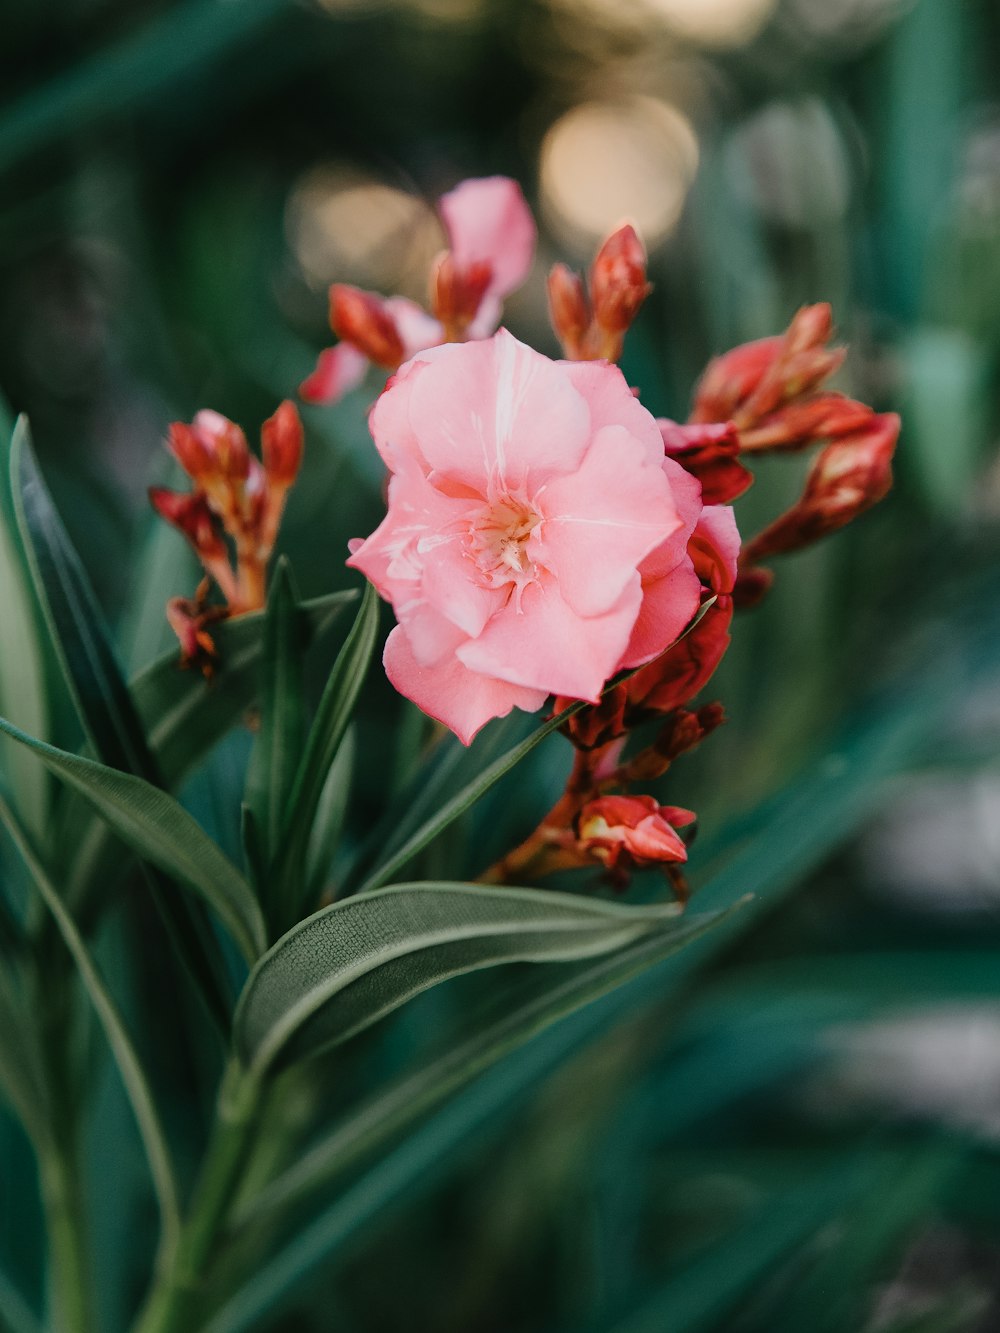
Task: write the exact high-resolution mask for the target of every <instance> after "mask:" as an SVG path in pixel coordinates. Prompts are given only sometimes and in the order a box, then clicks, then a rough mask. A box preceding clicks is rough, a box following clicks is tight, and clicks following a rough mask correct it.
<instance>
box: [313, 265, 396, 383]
mask: <svg viewBox="0 0 1000 1333" xmlns="http://www.w3.org/2000/svg"><path fill="white" fill-rule="evenodd" d="M385 305H386V303H385V301H384V300H383V299H382V297H381V296H376V295H375V293H374V292H363V291H361V290H360V288H358V287H348V286H345V285H344V284H343V283H339V282H335V283H334V284H333V286H332V287H331V288H330V326H331V327H332V329H333V331H334V333H335V334H336V335H337V337H338V338H341V339H342V340H343V341H344V342H347V343H350V344H351V345H352V346H353V347H355V348H356V349H357V350H358V351H359V352H362V353H364V355H365V356H366V357H367V358H368V359H369V361H374V362H375V364H376V365H379V366H383V367H384V368H385V369H386V370H395V369H396V367H397V366H398V365H399V363H400V362H401V361H402V360H403V359H404V357H405V355H406V349H405V347H404V346H403V339H402V338H401V337H400V334H399V330H398V329H397V328H396V322H395V320H394V319H393V318H392V315H391V314H389V312H388V311H387V310H386V308H385Z"/></svg>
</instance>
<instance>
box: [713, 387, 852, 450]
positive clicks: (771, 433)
mask: <svg viewBox="0 0 1000 1333" xmlns="http://www.w3.org/2000/svg"><path fill="white" fill-rule="evenodd" d="M874 415H875V413H874V411H873V410H872V408H870V407H866V406H865V404H864V403H857V402H855V401H854V399H853V398H847V397H846V396H845V395H844V394H842V393H821V394H817V395H816V396H815V397H813V398H806V399H805V400H804V401H802V402H793V403H788V404H787V405H786V406H785V407H781V408H779V409H778V410H777V411H776V412H772V413H770V414H769V415H768V416H766V417H763V418H762V419H761V420H760V421H759V422H758V423H757V425H756V426H754V427H752V428H751V429H750V430H745V431H742V432H741V433H740V435H739V442H740V445H741V447H742V448H743V450H744V451H746V452H751V451H753V452H757V453H759V452H761V451H762V450H765V449H782V450H786V451H791V450H796V449H805V448H808V446H809V445H812V444H817V443H818V442H819V441H820V440H831V439H837V438H839V437H840V436H841V435H849V434H851V433H852V432H853V431H856V430H859V429H860V428H861V427H862V426H865V425H866V424H867V423H868V422H869V420H870V419H871V418H872V417H873V416H874Z"/></svg>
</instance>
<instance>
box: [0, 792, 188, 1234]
mask: <svg viewBox="0 0 1000 1333" xmlns="http://www.w3.org/2000/svg"><path fill="white" fill-rule="evenodd" d="M0 822H2V823H3V824H4V826H5V827H6V829H7V832H8V834H9V835H10V837H11V839H12V840H13V842H14V844H15V846H16V847H17V850H18V852H19V853H20V855H21V858H22V860H23V861H24V864H25V865H26V866H27V868H28V871H29V873H30V875H31V878H32V880H33V881H34V883H35V886H36V888H37V889H38V892H39V893H40V894H41V896H42V898H43V899H44V901H45V905H46V907H47V908H48V909H49V911H50V912H51V913H52V916H53V918H54V919H55V922H56V925H57V926H58V928H59V933H60V935H61V936H62V938H63V941H64V942H65V944H66V947H67V949H68V950H69V952H70V954H71V955H72V957H73V961H74V962H75V963H76V966H77V970H78V971H79V973H80V979H81V981H82V982H83V984H84V987H85V989H86V991H87V994H88V995H89V996H90V1000H91V1003H92V1004H93V1006H94V1010H95V1012H96V1013H97V1016H98V1018H99V1020H100V1023H101V1026H102V1027H103V1029H104V1033H105V1036H106V1037H107V1039H108V1045H109V1046H110V1047H111V1051H112V1054H113V1055H114V1058H115V1063H116V1064H117V1066H118V1071H119V1073H120V1074H121V1078H122V1082H123V1084H124V1085H125V1091H126V1092H127V1094H128V1098H129V1101H130V1103H131V1105H132V1110H133V1112H134V1113H135V1118H136V1123H137V1125H138V1127H139V1133H140V1136H141V1138H142V1142H143V1146H144V1148H145V1150H146V1157H147V1160H148V1162H149V1170H150V1175H151V1177H152V1180H153V1186H154V1188H155V1190H156V1197H157V1201H158V1203H159V1206H160V1219H161V1223H162V1233H161V1239H162V1245H163V1249H164V1252H166V1253H169V1252H171V1251H172V1249H173V1246H174V1245H175V1243H176V1240H177V1236H178V1232H179V1229H180V1204H179V1201H178V1190H177V1184H176V1180H175V1178H174V1168H173V1164H172V1162H171V1159H170V1150H169V1148H168V1147H167V1140H166V1136H165V1134H164V1132H163V1126H162V1125H161V1123H160V1117H159V1113H158V1111H157V1109H156V1104H155V1102H154V1101H153V1096H152V1093H151V1091H150V1088H149V1083H148V1081H147V1079H146V1075H145V1072H144V1070H143V1068H142V1065H141V1063H140V1061H139V1057H138V1055H137V1054H136V1050H135V1047H134V1046H133V1045H132V1039H131V1038H130V1037H129V1035H128V1030H127V1029H126V1027H125V1023H124V1021H123V1019H122V1016H121V1014H120V1013H119V1012H118V1006H117V1005H116V1004H115V1001H114V1000H113V999H112V996H111V993H110V992H109V991H108V989H107V987H106V986H105V984H104V982H103V980H102V978H101V975H100V973H99V972H98V970H97V968H96V966H95V964H94V961H93V959H92V958H91V956H90V951H89V949H88V948H87V946H86V944H85V943H84V940H83V936H82V935H81V934H80V932H79V931H78V930H77V928H76V924H75V922H74V921H73V918H72V917H71V916H70V915H69V913H68V912H67V911H66V908H65V907H64V906H63V902H62V899H61V898H60V896H59V893H58V890H57V889H56V888H55V886H54V885H53V884H52V883H51V881H50V880H49V877H48V875H47V874H46V872H45V869H44V867H43V865H42V863H41V861H40V860H39V858H38V856H37V854H36V853H35V851H34V849H33V848H32V846H31V844H30V843H29V841H28V838H27V835H26V834H25V833H24V831H23V830H22V829H21V827H20V825H19V824H18V822H17V818H16V816H15V815H14V812H13V810H12V809H11V808H10V806H9V805H8V804H7V802H6V801H5V800H4V799H3V797H2V796H0Z"/></svg>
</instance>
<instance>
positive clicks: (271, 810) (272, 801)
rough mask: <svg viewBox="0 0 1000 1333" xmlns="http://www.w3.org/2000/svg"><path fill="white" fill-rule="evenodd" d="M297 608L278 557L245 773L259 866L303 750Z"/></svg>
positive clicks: (268, 855)
mask: <svg viewBox="0 0 1000 1333" xmlns="http://www.w3.org/2000/svg"><path fill="white" fill-rule="evenodd" d="M296 608H297V599H296V595H295V588H294V585H293V583H292V577H291V571H290V569H289V566H288V562H287V561H286V560H284V559H282V560H281V561H279V563H278V567H277V569H276V570H275V573H274V578H273V580H272V583H271V590H270V595H269V597H268V603H267V614H266V615H265V617H264V660H263V664H262V665H263V671H262V684H261V714H260V730H259V732H258V734H257V740H256V743H255V744H254V748H253V755H252V756H251V760H250V766H249V771H248V773H247V785H246V797H245V800H246V804H247V806H248V807H249V809H250V811H251V813H252V815H253V823H254V833H255V841H256V845H257V848H258V853H259V855H260V860H261V864H262V866H266V865H267V864H268V863H269V862H270V861H271V860H272V859H273V858H274V856H275V854H276V852H277V849H278V845H279V840H280V837H281V831H282V822H283V819H284V813H285V806H286V804H287V802H288V798H289V795H290V793H291V789H292V783H293V781H294V779H295V772H296V769H297V767H298V764H299V760H300V758H301V752H302V736H303V732H304V727H305V705H304V701H303V696H302V654H301V640H300V635H299V621H298V616H297V614H296ZM264 887H265V889H266V884H265V885H264Z"/></svg>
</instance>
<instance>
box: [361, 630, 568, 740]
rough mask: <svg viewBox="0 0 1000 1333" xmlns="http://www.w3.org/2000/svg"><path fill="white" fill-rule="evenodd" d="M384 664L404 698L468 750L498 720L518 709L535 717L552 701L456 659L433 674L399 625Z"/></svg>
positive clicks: (389, 641) (390, 636) (387, 645)
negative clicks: (443, 726) (473, 740)
mask: <svg viewBox="0 0 1000 1333" xmlns="http://www.w3.org/2000/svg"><path fill="white" fill-rule="evenodd" d="M382 661H383V663H384V665H385V673H386V675H387V676H388V677H389V680H390V681H391V682H392V684H393V685H394V686H395V687H396V689H397V690H399V692H400V694H405V695H406V697H407V698H408V699H412V701H413V702H414V703H415V704H416V705H417V707H418V708H420V709H422V710H423V712H425V713H427V714H429V715H430V716H431V717H433V718H437V720H438V721H439V722H443V723H444V725H445V726H446V727H449V728H450V729H451V730H452V731H453V732H454V733H455V735H456V736H457V737H458V739H459V740H460V741H461V742H462V744H463V745H468V744H469V742H470V741H471V740H472V738H473V737H474V736H475V734H476V732H477V731H479V730H480V728H481V727H483V726H485V724H486V723H487V722H489V721H490V720H491V719H492V718H494V717H506V716H507V714H508V713H509V712H510V711H511V709H512V708H523V709H524V710H525V711H526V712H529V713H533V712H534V711H535V710H536V709H538V708H541V706H542V704H543V703H544V702H545V700H546V699H547V698H548V695H547V693H546V692H545V691H544V690H532V689H524V688H523V687H521V686H518V685H511V684H509V683H507V682H506V681H502V680H496V679H494V678H492V677H490V676H482V675H479V673H478V672H475V671H470V670H469V668H468V667H466V666H463V665H462V663H461V662H459V661H458V660H457V659H454V658H453V659H452V660H451V661H449V662H445V663H442V664H441V665H439V666H436V667H434V668H433V670H427V669H425V668H424V667H422V666H421V665H420V663H419V662H418V661H417V660H416V658H415V657H414V655H413V652H412V649H411V647H410V645H409V643H408V641H407V638H406V634H405V632H404V631H403V630H402V629H401V628H400V627H399V626H397V627H396V628H395V629H394V630H393V631H392V633H391V634H390V635H389V637H388V639H387V640H386V644H385V652H384V654H383V656H382Z"/></svg>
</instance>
